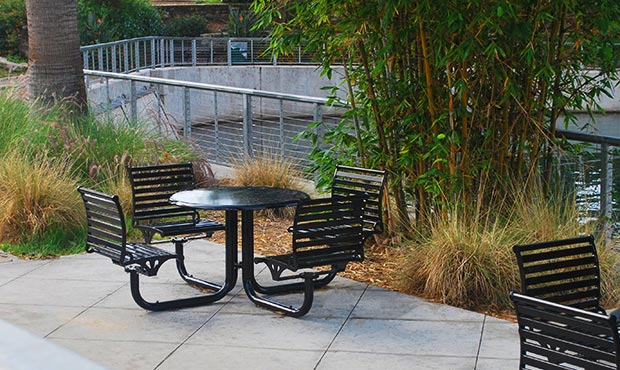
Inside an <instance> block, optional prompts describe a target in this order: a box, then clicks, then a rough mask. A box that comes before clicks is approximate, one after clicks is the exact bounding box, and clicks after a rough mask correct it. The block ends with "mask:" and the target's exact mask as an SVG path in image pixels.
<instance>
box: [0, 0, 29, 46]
mask: <svg viewBox="0 0 620 370" xmlns="http://www.w3.org/2000/svg"><path fill="white" fill-rule="evenodd" d="M26 26H27V25H26V2H25V0H0V55H19V42H20V37H23V36H24V35H25V34H26Z"/></svg>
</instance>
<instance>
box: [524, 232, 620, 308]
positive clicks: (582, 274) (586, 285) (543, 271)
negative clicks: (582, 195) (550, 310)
mask: <svg viewBox="0 0 620 370" xmlns="http://www.w3.org/2000/svg"><path fill="white" fill-rule="evenodd" d="M513 251H514V253H515V255H516V256H517V263H518V265H519V272H520V275H521V289H522V290H521V291H522V293H523V294H525V295H528V296H531V297H536V298H540V299H544V300H547V301H551V302H555V303H559V304H563V305H568V306H572V307H576V308H580V309H583V310H586V311H591V312H598V313H602V314H606V311H605V309H603V308H602V307H601V305H600V299H601V279H600V268H599V261H598V255H597V253H596V246H595V245H594V237H593V236H592V235H588V236H583V237H577V238H570V239H562V240H553V241H547V242H542V243H535V244H525V245H515V246H514V247H513ZM614 314H615V313H614Z"/></svg>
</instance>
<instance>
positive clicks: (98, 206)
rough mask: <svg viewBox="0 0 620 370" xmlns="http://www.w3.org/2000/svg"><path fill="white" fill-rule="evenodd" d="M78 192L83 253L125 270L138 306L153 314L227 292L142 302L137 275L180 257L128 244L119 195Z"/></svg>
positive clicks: (151, 273)
mask: <svg viewBox="0 0 620 370" xmlns="http://www.w3.org/2000/svg"><path fill="white" fill-rule="evenodd" d="M78 191H79V193H80V194H81V196H82V200H83V201H84V207H85V209H86V219H87V239H86V251H87V252H89V253H93V252H96V253H99V254H101V255H103V256H106V257H109V258H110V259H111V260H112V262H113V263H114V264H117V265H119V266H122V267H124V268H125V271H126V272H128V273H129V279H130V286H131V295H132V297H133V299H134V301H135V302H136V303H137V304H138V305H139V306H140V307H142V308H145V309H147V310H152V311H160V310H168V309H176V308H183V307H193V306H199V305H203V304H207V303H211V302H214V301H216V300H218V299H220V298H221V297H222V296H223V295H225V294H226V293H227V291H228V288H227V287H226V288H224V287H219V289H218V292H216V293H213V294H208V295H202V296H197V297H191V298H182V299H177V300H170V301H163V302H159V301H157V302H149V301H147V300H145V299H144V298H143V297H142V295H141V293H140V281H139V275H140V274H141V275H145V276H156V275H157V273H158V271H159V268H160V267H161V266H162V264H163V263H164V262H166V261H168V260H171V259H173V260H176V261H177V263H178V262H179V260H182V259H183V256H182V255H178V254H176V253H171V252H168V251H165V250H163V249H160V248H157V247H154V246H151V245H148V244H145V243H128V242H127V236H126V229H125V219H124V216H123V212H122V209H121V206H120V203H119V200H118V196H116V195H108V194H105V193H101V192H98V191H95V190H91V189H87V188H83V187H79V188H78Z"/></svg>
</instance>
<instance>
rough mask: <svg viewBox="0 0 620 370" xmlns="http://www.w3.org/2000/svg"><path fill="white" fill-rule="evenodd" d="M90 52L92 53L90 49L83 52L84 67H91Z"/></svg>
mask: <svg viewBox="0 0 620 370" xmlns="http://www.w3.org/2000/svg"><path fill="white" fill-rule="evenodd" d="M88 53H90V51H88V50H84V51H83V52H82V57H83V58H84V69H90V62H89V60H88Z"/></svg>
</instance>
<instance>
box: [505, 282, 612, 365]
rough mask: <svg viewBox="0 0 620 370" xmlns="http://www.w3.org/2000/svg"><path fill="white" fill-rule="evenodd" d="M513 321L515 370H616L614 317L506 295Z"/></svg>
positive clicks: (515, 295) (534, 299) (511, 294)
mask: <svg viewBox="0 0 620 370" xmlns="http://www.w3.org/2000/svg"><path fill="white" fill-rule="evenodd" d="M510 298H511V299H512V301H513V304H514V307H515V310H516V313H517V321H518V324H519V339H520V344H521V355H520V361H519V369H521V370H526V369H587V370H609V369H620V357H619V353H620V340H619V338H618V322H617V319H616V317H615V316H607V315H603V314H600V313H594V312H590V311H584V310H581V309H578V308H574V307H570V306H566V305H562V304H558V303H553V302H549V301H546V300H542V299H537V298H533V297H529V296H526V295H522V294H518V293H514V292H512V293H510Z"/></svg>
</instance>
